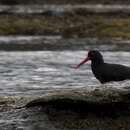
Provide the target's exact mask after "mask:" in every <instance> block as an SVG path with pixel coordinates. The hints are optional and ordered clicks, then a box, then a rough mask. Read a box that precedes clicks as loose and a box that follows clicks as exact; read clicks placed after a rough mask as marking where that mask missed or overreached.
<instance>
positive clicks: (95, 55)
mask: <svg viewBox="0 0 130 130" xmlns="http://www.w3.org/2000/svg"><path fill="white" fill-rule="evenodd" d="M89 60H91V61H92V62H93V63H103V62H104V61H103V56H102V55H101V53H100V52H99V51H97V50H90V51H89V52H88V55H87V57H86V58H85V59H84V60H83V61H81V62H80V63H79V64H78V65H77V66H76V68H79V67H80V66H81V65H83V64H85V63H86V62H87V61H89Z"/></svg>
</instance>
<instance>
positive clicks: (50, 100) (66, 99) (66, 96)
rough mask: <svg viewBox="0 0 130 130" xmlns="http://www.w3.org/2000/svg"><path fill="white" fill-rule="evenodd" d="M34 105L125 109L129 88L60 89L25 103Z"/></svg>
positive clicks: (28, 105) (129, 94)
mask: <svg viewBox="0 0 130 130" xmlns="http://www.w3.org/2000/svg"><path fill="white" fill-rule="evenodd" d="M36 106H42V107H48V108H55V109H64V110H66V109H67V110H68V109H69V110H73V111H78V112H85V111H96V112H97V111H110V110H112V111H118V110H126V109H129V107H130V89H129V88H113V87H107V88H105V87H102V86H101V88H95V89H91V90H88V88H87V87H86V88H78V89H75V88H73V89H61V90H58V91H54V92H52V93H49V94H47V95H45V96H43V97H42V98H38V99H35V100H32V101H30V102H29V103H27V104H26V108H30V107H36Z"/></svg>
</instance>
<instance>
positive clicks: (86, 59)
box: [75, 57, 90, 69]
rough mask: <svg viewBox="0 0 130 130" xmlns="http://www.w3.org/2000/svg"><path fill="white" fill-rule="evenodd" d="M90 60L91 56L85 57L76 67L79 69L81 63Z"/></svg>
mask: <svg viewBox="0 0 130 130" xmlns="http://www.w3.org/2000/svg"><path fill="white" fill-rule="evenodd" d="M89 60H90V57H87V58H85V59H84V60H83V61H81V62H80V63H79V64H78V65H77V66H76V67H75V68H76V69H77V68H79V67H80V66H81V65H83V64H84V63H86V62H87V61H89Z"/></svg>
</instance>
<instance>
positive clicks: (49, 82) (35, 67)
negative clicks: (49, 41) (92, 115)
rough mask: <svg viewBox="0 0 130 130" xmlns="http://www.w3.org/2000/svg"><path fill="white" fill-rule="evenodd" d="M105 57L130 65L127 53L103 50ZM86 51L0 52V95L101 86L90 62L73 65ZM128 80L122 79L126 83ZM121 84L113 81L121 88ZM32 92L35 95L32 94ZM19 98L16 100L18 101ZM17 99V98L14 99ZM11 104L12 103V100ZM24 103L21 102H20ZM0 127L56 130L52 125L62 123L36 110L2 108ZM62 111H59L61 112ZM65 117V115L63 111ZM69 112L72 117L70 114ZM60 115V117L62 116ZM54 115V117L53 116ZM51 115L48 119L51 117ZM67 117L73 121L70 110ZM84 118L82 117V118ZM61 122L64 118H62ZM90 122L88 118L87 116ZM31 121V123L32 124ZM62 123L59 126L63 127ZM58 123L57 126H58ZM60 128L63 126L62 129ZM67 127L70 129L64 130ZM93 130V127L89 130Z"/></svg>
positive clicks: (112, 61) (25, 94)
mask: <svg viewBox="0 0 130 130" xmlns="http://www.w3.org/2000/svg"><path fill="white" fill-rule="evenodd" d="M102 53H103V55H104V59H105V61H107V62H111V63H120V64H124V65H130V52H123V51H122V52H109V51H106V52H102ZM86 54H87V52H86V51H78V50H77V51H36V52H33V51H29V52H28V51H27V52H4V51H1V52H0V90H1V91H0V97H1V100H2V97H3V96H4V98H5V97H6V98H7V101H8V102H9V99H10V98H16V99H19V97H21V98H24V97H26V98H27V97H29V98H32V99H33V98H34V97H36V96H39V95H44V94H46V93H48V92H50V91H53V90H55V89H64V88H67V89H69V88H77V87H88V89H89V87H94V86H100V83H99V81H97V80H96V79H95V77H94V76H93V74H92V72H91V66H90V62H89V63H88V64H86V65H84V66H82V67H81V68H80V69H74V67H75V66H76V65H77V64H78V63H79V62H80V61H81V60H82V59H83V58H85V56H86ZM125 83H127V82H125V81H123V82H122V84H123V86H125V85H126V84H125ZM120 86H121V84H120V83H119V84H116V87H120ZM34 95H35V96H34ZM20 100H21V99H19V101H20ZM17 102H18V101H17ZM9 104H10V105H11V103H9ZM13 104H14V103H13ZM23 104H24V101H23ZM2 111H3V112H1V113H0V117H1V118H0V128H1V129H2V130H5V129H7V130H11V129H13V130H14V129H20V130H21V129H23V130H34V129H37V130H41V129H47V130H55V129H56V128H55V124H57V123H58V125H59V124H62V123H63V124H62V125H63V126H64V122H61V120H60V118H62V117H59V116H60V115H59V114H58V115H55V116H58V119H59V120H58V121H57V120H56V121H55V118H54V117H53V115H52V116H51V117H48V116H47V115H46V114H45V113H44V114H43V112H42V111H38V110H37V109H36V110H25V109H24V110H6V109H5V110H2ZM62 114H63V113H61V115H62ZM63 115H64V116H65V114H63ZM70 115H72V116H70ZM64 116H63V117H64ZM52 117H53V118H52ZM50 118H51V119H50ZM66 118H70V121H72V122H73V121H74V119H75V116H74V117H73V113H71V114H70V113H69V114H67V117H66ZM82 120H83V121H84V119H82ZM62 121H63V119H62ZM90 121H91V119H90ZM32 124H33V125H32ZM62 125H61V126H62ZM61 126H60V127H61ZM61 129H63V128H61ZM67 130H69V129H67ZM92 130H94V129H92Z"/></svg>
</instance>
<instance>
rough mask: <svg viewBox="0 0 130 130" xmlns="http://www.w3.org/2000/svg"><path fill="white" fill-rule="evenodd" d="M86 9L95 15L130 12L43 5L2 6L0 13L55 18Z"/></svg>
mask: <svg viewBox="0 0 130 130" xmlns="http://www.w3.org/2000/svg"><path fill="white" fill-rule="evenodd" d="M81 8H83V9H86V10H88V11H89V12H95V13H107V12H111V13H114V12H121V13H128V14H129V11H130V6H129V5H118V4H117V5H103V4H95V5H91V4H88V5H83V4H79V5H71V4H68V5H66V4H65V5H64V4H61V5H56V4H54V5H53V4H51V5H47V4H43V5H15V6H12V5H11V6H9V5H1V6H0V13H9V14H10V13H12V14H23V13H26V14H40V13H43V14H44V13H46V12H48V11H49V13H50V15H54V16H62V15H64V13H65V12H71V11H72V10H74V9H81Z"/></svg>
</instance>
